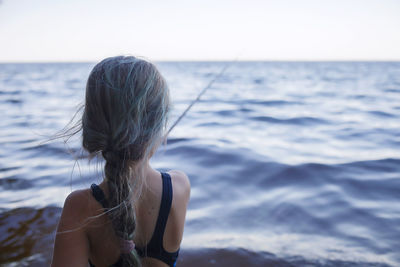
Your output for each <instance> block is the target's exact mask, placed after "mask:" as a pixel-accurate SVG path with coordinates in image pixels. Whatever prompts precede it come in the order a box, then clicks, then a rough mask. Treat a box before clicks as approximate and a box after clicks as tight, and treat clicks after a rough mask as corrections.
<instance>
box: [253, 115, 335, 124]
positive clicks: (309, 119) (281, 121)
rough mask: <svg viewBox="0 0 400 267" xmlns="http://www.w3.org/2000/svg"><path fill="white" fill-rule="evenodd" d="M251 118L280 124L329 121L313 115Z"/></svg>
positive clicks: (324, 122) (323, 122)
mask: <svg viewBox="0 0 400 267" xmlns="http://www.w3.org/2000/svg"><path fill="white" fill-rule="evenodd" d="M250 119H253V120H256V121H263V122H268V123H278V124H295V125H314V124H326V123H327V121H325V120H322V119H318V118H313V117H297V118H290V119H278V118H274V117H269V116H256V117H251V118H250Z"/></svg>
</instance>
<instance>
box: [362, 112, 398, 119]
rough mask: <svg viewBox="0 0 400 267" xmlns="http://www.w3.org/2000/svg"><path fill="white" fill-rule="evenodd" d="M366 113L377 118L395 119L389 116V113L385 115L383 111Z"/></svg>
mask: <svg viewBox="0 0 400 267" xmlns="http://www.w3.org/2000/svg"><path fill="white" fill-rule="evenodd" d="M368 113H369V114H372V115H375V116H378V117H386V118H394V117H396V116H394V115H393V114H390V113H387V112H384V111H377V110H374V111H369V112H368Z"/></svg>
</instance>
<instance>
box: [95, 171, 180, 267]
mask: <svg viewBox="0 0 400 267" xmlns="http://www.w3.org/2000/svg"><path fill="white" fill-rule="evenodd" d="M161 177H162V182H163V187H162V189H163V190H162V197H161V204H160V211H159V213H158V218H157V223H156V227H155V229H154V233H153V236H152V237H151V239H150V242H149V243H148V244H147V245H146V247H144V248H141V247H137V246H136V247H135V249H136V251H137V253H138V254H139V256H140V257H142V258H144V257H150V258H156V259H158V260H160V261H162V262H164V263H166V264H167V265H168V266H171V267H173V266H175V265H176V260H177V258H178V254H179V249H178V250H177V251H176V252H172V253H171V252H167V251H166V250H165V249H164V247H163V236H164V231H165V226H166V225H167V220H168V214H169V211H170V209H171V204H172V194H173V193H172V183H171V176H170V175H169V174H168V173H163V172H162V173H161ZM91 189H92V194H93V196H94V198H95V199H96V200H97V201H98V202H100V204H101V205H102V206H103V207H104V208H106V207H107V200H106V198H105V196H104V193H103V191H102V190H101V188H100V187H99V186H98V185H96V184H92V186H91ZM89 263H90V266H92V267H94V265H93V264H92V263H91V262H90V261H89ZM121 263H122V262H121V258H120V259H119V260H118V261H117V262H116V263H114V264H113V265H111V266H114V267H118V266H121Z"/></svg>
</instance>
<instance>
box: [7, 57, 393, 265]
mask: <svg viewBox="0 0 400 267" xmlns="http://www.w3.org/2000/svg"><path fill="white" fill-rule="evenodd" d="M226 64H228V63H223V62H160V63H158V64H157V65H158V66H159V68H160V70H161V72H162V73H163V74H164V76H165V78H166V79H167V81H168V83H169V86H170V90H171V96H172V100H173V103H174V105H173V107H174V109H173V112H172V114H171V119H170V122H171V123H172V122H173V121H174V120H175V119H176V118H177V117H178V116H179V115H180V114H181V113H182V111H183V110H184V109H185V108H186V106H187V105H188V104H189V103H190V102H191V101H192V100H193V99H194V98H195V97H196V96H197V94H198V93H199V92H200V91H201V90H202V89H203V88H204V87H205V86H206V85H207V84H208V82H209V81H210V80H211V79H212V78H213V77H214V76H215V75H216V74H217V73H218V72H219V71H220V70H221V69H222V68H223V67H224V66H225V65H226ZM93 66H94V64H93V63H73V64H72V63H68V64H67V63H58V64H55V63H54V64H0V114H1V115H2V116H1V118H2V119H1V120H0V265H1V266H46V265H48V264H49V262H50V260H51V254H52V245H53V240H54V234H55V227H56V225H57V221H58V218H59V215H60V212H61V207H62V205H63V201H64V199H65V197H66V196H67V195H68V194H69V193H70V192H71V191H72V190H75V189H79V188H88V187H89V186H90V184H91V183H92V182H99V181H100V179H101V164H102V162H101V160H93V161H92V162H91V163H90V164H89V163H88V161H87V160H85V159H81V160H78V161H77V160H76V157H77V155H79V150H80V146H79V145H80V144H79V136H78V137H76V138H72V139H71V140H70V142H69V143H68V144H67V145H65V144H64V143H63V141H62V140H54V141H51V142H48V139H49V137H50V136H51V135H52V134H54V133H56V132H57V131H58V130H60V129H62V128H63V127H64V126H65V125H66V124H67V123H68V121H69V120H70V119H71V117H72V116H73V115H74V113H75V111H76V109H77V107H78V105H79V104H80V103H81V102H82V100H83V96H84V87H85V81H86V78H87V76H88V74H89V72H90V70H91V68H92V67H93ZM152 164H153V165H154V167H156V168H158V169H160V170H168V169H180V170H183V171H185V172H186V173H187V174H188V176H189V177H190V180H191V184H192V195H191V201H190V205H189V210H188V213H187V221H186V226H185V233H184V240H183V243H182V248H181V256H180V259H179V261H178V264H179V265H180V266H208V265H211V266H400V203H399V201H400V62H238V63H235V64H233V65H232V66H230V68H229V69H228V70H227V72H226V73H225V74H224V75H223V76H222V77H220V79H218V80H217V81H216V82H215V83H214V85H213V86H212V87H211V88H210V89H209V90H208V91H207V92H206V94H205V95H203V97H202V98H201V100H200V101H199V102H198V103H197V104H196V105H195V106H193V108H192V109H191V110H190V112H189V113H188V114H187V115H186V116H185V117H184V119H183V120H182V121H181V122H180V123H179V124H178V125H177V126H176V128H174V130H173V131H172V132H171V134H170V136H169V138H168V142H167V144H166V145H165V146H163V147H161V148H160V149H159V151H158V152H157V154H156V156H155V157H154V158H153V159H152Z"/></svg>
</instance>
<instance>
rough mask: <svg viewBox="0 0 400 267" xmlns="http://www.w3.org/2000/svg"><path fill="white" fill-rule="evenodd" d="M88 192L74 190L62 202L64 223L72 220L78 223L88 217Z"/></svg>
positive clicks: (85, 190) (86, 190)
mask: <svg viewBox="0 0 400 267" xmlns="http://www.w3.org/2000/svg"><path fill="white" fill-rule="evenodd" d="M90 199H91V198H90V192H89V190H88V189H82V190H75V191H73V192H71V193H70V194H69V195H68V196H67V198H66V199H65V202H64V208H63V217H64V219H65V220H66V221H69V219H71V221H72V219H74V220H73V221H74V222H76V223H80V222H81V220H84V219H85V218H86V217H87V216H88V215H89V206H90V205H89V201H90Z"/></svg>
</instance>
